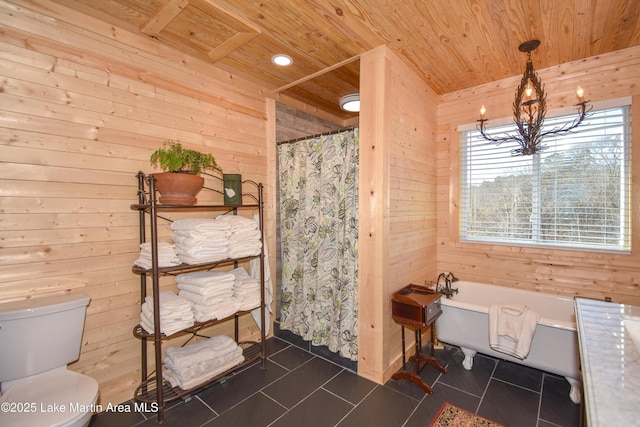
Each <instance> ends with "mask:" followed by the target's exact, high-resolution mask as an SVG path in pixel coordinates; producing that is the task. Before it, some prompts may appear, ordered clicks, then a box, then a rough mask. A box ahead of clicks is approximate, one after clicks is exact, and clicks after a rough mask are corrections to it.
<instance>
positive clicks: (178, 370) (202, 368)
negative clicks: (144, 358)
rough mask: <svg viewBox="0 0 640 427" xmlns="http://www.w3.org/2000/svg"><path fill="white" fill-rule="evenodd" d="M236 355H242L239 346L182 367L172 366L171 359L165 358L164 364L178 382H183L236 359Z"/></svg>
mask: <svg viewBox="0 0 640 427" xmlns="http://www.w3.org/2000/svg"><path fill="white" fill-rule="evenodd" d="M238 356H242V349H241V348H240V347H236V348H235V349H234V350H233V351H231V352H229V353H226V354H221V355H220V356H216V357H213V358H211V359H206V360H202V361H200V362H198V363H193V364H190V365H187V366H183V367H176V366H174V365H173V364H172V361H171V360H170V359H168V358H166V359H165V363H164V365H165V367H167V368H168V369H171V371H172V372H173V373H174V374H175V376H176V378H177V379H178V380H179V381H180V382H185V381H189V380H191V379H193V378H195V377H199V376H200V375H202V374H204V373H206V372H209V371H212V370H214V369H216V368H218V367H219V366H222V365H226V364H227V363H229V361H231V360H233V359H236V358H237V357H238Z"/></svg>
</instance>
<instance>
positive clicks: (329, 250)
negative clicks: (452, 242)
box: [278, 128, 359, 360]
mask: <svg viewBox="0 0 640 427" xmlns="http://www.w3.org/2000/svg"><path fill="white" fill-rule="evenodd" d="M358 140H359V132H358V129H357V128H355V129H350V130H346V131H343V132H340V133H335V134H328V135H321V136H317V137H311V138H309V139H306V140H303V141H298V142H294V143H289V144H283V145H280V146H278V157H279V169H280V233H281V245H282V290H281V295H280V297H281V310H280V328H281V329H285V330H289V331H291V332H293V333H295V334H297V335H299V336H301V337H303V338H304V339H305V340H307V341H311V342H312V343H313V344H314V345H326V346H327V347H328V348H329V350H331V351H332V352H335V353H339V354H340V355H341V356H342V357H346V358H349V359H351V360H357V359H358V344H357V325H358V302H357V295H358V170H359V159H358Z"/></svg>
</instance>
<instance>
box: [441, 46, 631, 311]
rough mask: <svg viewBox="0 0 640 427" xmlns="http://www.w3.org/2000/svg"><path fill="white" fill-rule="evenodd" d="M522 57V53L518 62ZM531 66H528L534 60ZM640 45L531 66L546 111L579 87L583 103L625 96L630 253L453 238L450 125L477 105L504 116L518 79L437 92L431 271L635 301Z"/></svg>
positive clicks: (475, 114) (454, 146) (455, 188)
mask: <svg viewBox="0 0 640 427" xmlns="http://www.w3.org/2000/svg"><path fill="white" fill-rule="evenodd" d="M525 59H526V58H522V64H523V65H522V66H523V71H524V63H525ZM534 65H535V64H534ZM639 67H640V47H635V48H629V49H625V50H619V51H614V52H611V53H608V54H606V55H600V56H597V57H591V58H587V59H585V60H583V61H577V62H572V63H567V64H563V65H559V66H556V67H552V68H548V69H544V70H538V72H539V76H540V78H541V79H542V81H543V83H544V84H545V85H546V92H547V97H548V104H549V106H548V108H549V110H552V109H554V108H563V107H568V106H571V105H573V104H575V103H576V98H575V89H576V86H577V85H581V86H582V87H583V89H584V90H585V93H586V98H587V99H590V100H591V101H602V100H607V99H615V98H619V97H623V96H629V95H631V96H633V106H632V134H633V147H632V151H633V153H632V156H633V157H632V163H633V171H632V175H633V176H632V181H633V182H632V192H631V198H632V199H631V209H632V210H631V217H632V224H631V225H632V232H633V236H632V253H631V254H615V253H606V252H594V251H576V250H550V249H540V248H530V247H518V246H506V245H504V246H500V245H490V244H473V243H463V242H460V241H459V239H458V222H459V219H458V218H459V212H458V206H459V202H460V195H459V134H458V132H457V131H456V128H457V126H458V125H461V124H466V123H473V122H474V121H475V120H477V119H478V118H479V111H480V105H481V104H485V105H486V107H487V111H488V112H489V113H488V115H489V117H491V118H496V119H497V118H502V117H509V116H510V115H512V112H511V104H512V103H513V97H514V94H515V89H516V87H517V85H518V84H519V81H520V78H521V76H514V77H513V78H509V79H504V80H500V81H496V82H493V83H491V84H487V85H483V86H477V87H473V88H470V89H467V90H462V91H458V92H454V93H449V94H446V95H444V96H443V98H442V102H441V103H440V105H439V107H438V225H437V230H438V271H452V272H454V274H455V275H456V276H457V277H458V278H460V279H464V280H471V281H478V282H485V283H494V284H497V285H501V286H511V287H518V288H525V289H531V290H536V291H540V292H549V293H557V294H564V295H569V296H585V297H589V298H597V299H603V298H605V297H611V298H612V299H613V301H616V302H622V303H630V304H640V290H639V287H640V233H638V230H639V229H640V174H639V173H638V171H639V170H640V108H638V105H639V104H640V74H639V73H638V69H639Z"/></svg>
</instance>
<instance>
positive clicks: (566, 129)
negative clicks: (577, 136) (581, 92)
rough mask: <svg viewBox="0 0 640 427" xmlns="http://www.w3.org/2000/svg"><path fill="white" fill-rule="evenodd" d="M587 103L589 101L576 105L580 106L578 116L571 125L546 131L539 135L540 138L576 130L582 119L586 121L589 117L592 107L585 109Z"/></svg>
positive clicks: (567, 124)
mask: <svg viewBox="0 0 640 427" xmlns="http://www.w3.org/2000/svg"><path fill="white" fill-rule="evenodd" d="M587 102H589V101H584V102H581V103H579V104H577V105H578V106H580V109H579V115H578V117H576V119H575V120H573V121H572V122H571V123H566V124H564V125H562V126H560V127H555V128H553V129H551V130H548V131H546V132H543V133H542V134H540V137H541V138H543V137H545V136H549V135H557V134H560V133H567V132H570V131H572V130H573V129H575V128H577V127H578V126H580V124H581V123H582V122H583V121H584V119H586V118H587V117H588V116H589V112H591V109H592V108H593V106H591V105H590V106H589V108H587Z"/></svg>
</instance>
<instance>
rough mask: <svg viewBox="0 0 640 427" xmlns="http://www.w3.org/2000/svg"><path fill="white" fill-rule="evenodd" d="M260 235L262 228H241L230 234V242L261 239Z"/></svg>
mask: <svg viewBox="0 0 640 427" xmlns="http://www.w3.org/2000/svg"><path fill="white" fill-rule="evenodd" d="M260 237H261V236H260V230H257V229H255V228H254V229H250V230H239V231H234V232H233V233H231V236H229V242H230V243H234V242H244V241H255V240H257V241H260V240H261V238H260Z"/></svg>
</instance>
